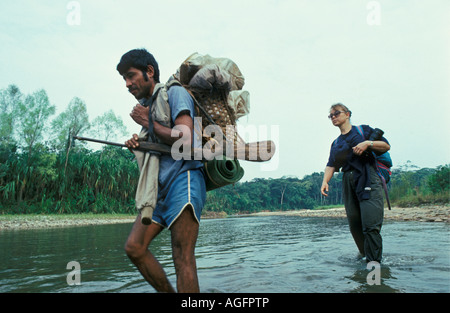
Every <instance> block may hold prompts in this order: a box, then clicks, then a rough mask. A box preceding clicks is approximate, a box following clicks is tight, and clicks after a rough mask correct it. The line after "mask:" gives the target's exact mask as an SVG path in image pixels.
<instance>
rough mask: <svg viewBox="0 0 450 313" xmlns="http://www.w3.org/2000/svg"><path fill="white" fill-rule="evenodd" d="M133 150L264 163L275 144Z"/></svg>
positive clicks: (144, 145) (148, 144)
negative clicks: (187, 150)
mask: <svg viewBox="0 0 450 313" xmlns="http://www.w3.org/2000/svg"><path fill="white" fill-rule="evenodd" d="M73 139H77V140H82V141H91V142H97V143H101V144H107V145H112V146H118V147H125V148H127V146H126V145H125V144H122V143H117V142H111V141H106V140H100V139H93V138H86V137H80V136H74V137H73ZM134 150H139V151H144V152H155V153H161V154H165V155H172V157H177V159H180V158H182V157H184V158H185V159H191V160H199V159H200V158H201V160H212V159H214V158H216V159H221V158H223V156H226V157H228V158H233V159H237V160H245V161H251V162H265V161H269V160H270V159H271V158H272V157H273V155H274V154H275V143H274V142H273V141H272V140H264V141H257V142H251V143H246V144H237V145H231V147H230V145H228V144H227V143H224V145H223V146H222V147H220V146H218V145H215V146H214V149H211V150H209V149H206V151H205V150H204V149H203V148H192V149H190V150H191V151H189V152H180V151H177V149H173V148H172V147H170V146H168V145H165V144H161V143H153V142H148V141H139V147H137V148H135V149H134ZM212 150H214V151H212ZM205 152H206V153H205ZM205 154H206V155H205Z"/></svg>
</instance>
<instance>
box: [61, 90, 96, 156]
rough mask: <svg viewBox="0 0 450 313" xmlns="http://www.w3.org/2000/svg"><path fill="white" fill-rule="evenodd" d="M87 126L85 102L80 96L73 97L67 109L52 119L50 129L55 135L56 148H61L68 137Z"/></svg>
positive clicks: (79, 132) (87, 127)
mask: <svg viewBox="0 0 450 313" xmlns="http://www.w3.org/2000/svg"><path fill="white" fill-rule="evenodd" d="M89 127H90V124H89V116H88V114H87V110H86V103H85V102H84V101H83V100H81V99H80V98H78V97H74V98H73V99H72V100H71V101H70V103H69V106H68V107H67V109H66V110H65V111H64V112H62V113H61V114H59V115H58V116H57V117H56V118H55V119H54V120H53V121H52V130H53V133H54V135H55V137H56V145H55V146H56V148H57V149H58V150H62V149H63V148H64V147H65V146H66V142H67V140H68V138H69V139H70V138H72V137H73V136H78V135H80V134H81V133H82V132H83V131H86V130H87V129H89Z"/></svg>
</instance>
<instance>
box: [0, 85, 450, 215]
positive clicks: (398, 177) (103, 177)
mask: <svg viewBox="0 0 450 313" xmlns="http://www.w3.org/2000/svg"><path fill="white" fill-rule="evenodd" d="M54 114H55V108H54V106H52V105H50V101H49V99H48V97H47V95H46V93H45V91H44V90H40V91H38V92H35V93H33V94H31V95H28V96H24V95H22V94H21V92H20V90H19V88H18V87H16V86H14V85H11V86H8V88H6V89H3V90H0V140H1V141H0V214H25V213H26V214H61V213H64V214H80V213H110V214H135V209H134V195H135V189H136V186H137V181H138V177H139V170H138V167H137V164H136V162H135V161H134V160H133V159H134V156H133V155H132V154H131V153H130V152H129V151H128V150H126V149H122V148H119V147H113V146H103V147H101V150H98V151H93V150H90V149H88V148H87V147H86V144H85V143H82V142H77V143H76V145H75V144H74V143H73V142H72V141H71V140H70V138H71V137H72V136H74V135H82V133H86V132H87V133H88V132H89V131H90V130H91V131H92V130H93V132H94V133H93V134H91V135H92V136H93V137H96V138H99V139H105V140H115V138H116V137H117V136H118V135H123V134H125V132H126V128H125V127H124V125H123V122H122V120H121V119H120V118H118V117H116V116H115V115H114V113H113V112H112V111H109V112H106V113H105V114H104V115H103V116H101V117H98V118H96V119H94V121H93V122H92V124H91V123H89V118H88V116H87V113H86V105H85V103H84V102H83V101H82V100H81V99H79V98H74V99H73V100H72V101H71V102H70V103H69V105H68V107H67V110H66V111H65V112H63V113H61V114H60V115H58V116H57V117H56V118H54V119H53V120H51V117H52V116H53V115H54ZM94 134H95V135H94ZM243 166H244V168H245V164H243ZM449 177H450V166H449V165H444V166H439V167H438V168H436V169H427V168H424V169H418V168H417V167H414V166H413V165H412V164H411V163H408V164H406V165H404V166H402V167H400V168H398V169H396V170H394V172H393V176H392V179H391V182H390V183H389V192H390V197H391V201H392V202H393V204H395V205H399V206H416V205H421V204H425V203H448V202H449V194H450V191H449V185H450V184H449ZM322 178H323V173H313V174H311V175H307V176H305V177H304V178H302V179H299V178H297V177H282V178H279V179H261V178H256V179H254V180H252V181H250V182H243V183H237V184H235V185H234V186H231V185H230V186H226V187H223V188H220V189H217V190H213V191H211V192H208V195H207V197H208V199H207V204H206V206H205V213H210V214H211V215H220V214H221V213H223V212H225V213H226V214H235V213H253V212H258V211H287V210H298V209H314V208H317V207H325V206H333V205H334V206H335V205H342V200H343V199H342V188H341V182H342V173H339V174H336V175H335V176H334V178H333V179H332V180H331V181H330V184H329V185H330V193H329V197H327V198H325V197H323V196H322V195H321V194H320V186H321V184H322Z"/></svg>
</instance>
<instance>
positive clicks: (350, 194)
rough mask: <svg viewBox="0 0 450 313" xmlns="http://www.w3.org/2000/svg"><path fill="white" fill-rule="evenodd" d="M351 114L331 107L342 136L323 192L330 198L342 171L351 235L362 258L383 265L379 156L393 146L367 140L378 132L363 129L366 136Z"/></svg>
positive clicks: (340, 107)
mask: <svg viewBox="0 0 450 313" xmlns="http://www.w3.org/2000/svg"><path fill="white" fill-rule="evenodd" d="M351 114H352V113H351V111H350V110H349V109H348V108H347V107H346V106H345V105H343V104H341V103H338V104H335V105H333V106H331V109H330V115H329V116H328V117H329V118H330V119H331V122H332V123H333V125H334V126H336V127H338V128H339V130H340V132H341V135H340V136H339V137H338V138H337V139H336V140H335V141H333V143H332V145H331V149H330V156H329V159H328V163H327V166H326V168H325V174H324V178H323V182H322V187H321V189H320V191H321V193H322V194H323V195H324V196H328V194H327V192H328V189H329V186H328V182H329V181H330V179H331V178H332V177H333V174H334V172H337V171H339V169H342V171H343V172H344V176H343V178H342V186H343V190H342V192H343V196H344V205H345V211H346V213H347V218H348V222H349V226H350V232H351V234H352V236H353V239H354V240H355V243H356V245H357V247H358V249H359V252H360V253H361V255H362V256H365V257H366V261H367V262H370V261H377V262H381V257H382V252H383V249H382V238H381V234H380V231H381V226H382V223H383V215H384V200H383V187H382V183H381V180H380V177H379V176H378V174H377V172H376V170H375V166H374V164H375V159H374V157H373V154H372V153H368V152H372V151H373V152H375V153H376V154H377V155H379V154H382V153H385V152H387V151H388V150H389V149H390V145H389V142H388V141H387V140H386V139H385V138H384V137H381V139H380V140H373V141H371V140H366V139H365V138H364V137H365V136H367V138H370V137H371V134H372V133H373V132H374V129H373V128H371V127H369V126H367V125H361V128H362V129H361V130H362V131H363V132H364V134H365V136H363V135H362V134H361V133H360V131H359V130H358V128H357V127H355V126H352V124H351V122H350V117H351Z"/></svg>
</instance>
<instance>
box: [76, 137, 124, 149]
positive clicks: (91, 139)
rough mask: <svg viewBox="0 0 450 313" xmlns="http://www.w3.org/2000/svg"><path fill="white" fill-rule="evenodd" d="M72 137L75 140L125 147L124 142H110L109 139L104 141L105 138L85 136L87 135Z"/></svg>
mask: <svg viewBox="0 0 450 313" xmlns="http://www.w3.org/2000/svg"><path fill="white" fill-rule="evenodd" d="M73 138H74V139H77V140H84V141H92V142H97V143H103V144H106V145H112V146H118V147H126V145H125V144H123V143H118V142H111V141H106V140H100V139H94V138H87V137H80V136H73Z"/></svg>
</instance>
